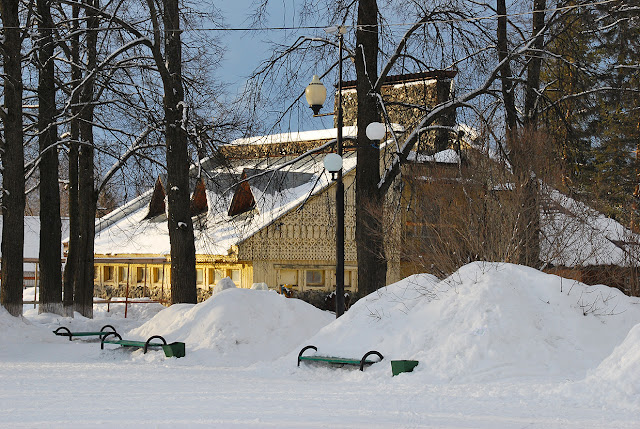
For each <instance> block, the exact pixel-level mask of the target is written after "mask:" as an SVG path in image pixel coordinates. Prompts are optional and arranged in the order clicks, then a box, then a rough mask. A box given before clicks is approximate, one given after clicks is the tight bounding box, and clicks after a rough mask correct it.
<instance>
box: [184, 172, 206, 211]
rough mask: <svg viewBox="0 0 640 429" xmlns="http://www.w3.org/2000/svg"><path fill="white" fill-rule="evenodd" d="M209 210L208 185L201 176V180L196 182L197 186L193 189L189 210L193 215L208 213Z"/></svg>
mask: <svg viewBox="0 0 640 429" xmlns="http://www.w3.org/2000/svg"><path fill="white" fill-rule="evenodd" d="M208 210H209V205H208V203H207V187H206V186H205V184H204V179H203V178H200V180H198V181H197V182H196V188H195V189H194V190H193V195H191V204H190V205H189V211H190V213H191V216H192V217H193V216H198V215H201V214H202V213H206V212H207V211H208Z"/></svg>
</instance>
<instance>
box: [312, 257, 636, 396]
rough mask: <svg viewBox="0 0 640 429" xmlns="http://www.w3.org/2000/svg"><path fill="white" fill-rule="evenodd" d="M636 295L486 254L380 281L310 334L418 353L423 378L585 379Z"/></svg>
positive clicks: (631, 318)
mask: <svg viewBox="0 0 640 429" xmlns="http://www.w3.org/2000/svg"><path fill="white" fill-rule="evenodd" d="M634 302H637V299H635V298H629V297H627V296H625V295H623V294H622V293H621V292H619V291H618V290H617V289H612V288H609V287H606V286H586V285H584V284H582V283H578V282H575V281H572V280H567V279H561V278H560V277H557V276H554V275H548V274H544V273H542V272H540V271H537V270H534V269H531V268H527V267H522V266H517V265H511V264H494V263H479V262H477V263H472V264H469V265H467V266H464V267H462V268H461V269H460V270H459V271H457V272H456V273H455V274H453V275H452V276H450V277H449V278H447V279H445V280H443V281H441V282H438V281H436V280H434V279H433V278H432V277H427V276H421V275H417V276H412V277H409V278H407V279H404V280H402V281H400V282H398V283H395V284H393V285H390V286H388V287H386V288H383V289H380V290H379V291H378V292H376V293H373V294H371V295H369V296H367V297H365V298H364V299H361V300H360V301H358V302H357V303H356V304H355V305H354V306H353V307H352V308H351V309H350V310H349V311H348V312H347V313H345V315H344V316H343V317H341V318H340V319H338V320H336V321H335V322H334V323H332V324H331V325H328V326H327V327H325V328H324V329H322V330H321V331H320V332H319V333H318V334H317V335H316V336H315V337H313V338H311V339H309V340H308V342H307V343H308V344H313V345H315V346H317V347H318V353H319V354H329V355H336V356H345V357H361V356H362V355H363V354H364V353H365V352H367V351H369V350H378V351H380V352H381V353H382V354H383V355H384V356H385V360H387V361H389V360H396V359H411V360H418V361H420V364H419V366H418V367H417V368H416V369H415V370H414V373H416V374H415V375H412V376H413V377H420V378H422V381H423V382H456V383H458V382H483V381H494V380H497V379H511V378H522V377H545V378H546V377H552V378H558V379H562V380H564V379H566V378H570V379H579V378H583V377H584V376H585V374H586V372H587V370H589V369H590V368H595V367H596V366H598V364H600V362H602V360H603V359H605V358H606V357H607V356H608V355H609V354H611V352H612V351H613V349H614V348H615V347H616V346H617V345H618V344H620V343H621V342H622V340H623V339H624V337H625V336H626V334H627V333H628V332H629V330H630V329H631V328H632V327H633V326H634V325H635V324H637V323H639V322H640V306H638V305H634ZM369 371H371V372H374V371H375V372H378V371H380V372H385V373H386V372H389V371H390V369H389V365H388V364H383V365H374V366H372V367H371V368H370V370H369Z"/></svg>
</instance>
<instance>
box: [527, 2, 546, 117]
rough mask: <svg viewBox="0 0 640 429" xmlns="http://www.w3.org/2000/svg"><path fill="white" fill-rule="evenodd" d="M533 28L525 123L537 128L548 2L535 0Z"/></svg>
mask: <svg viewBox="0 0 640 429" xmlns="http://www.w3.org/2000/svg"><path fill="white" fill-rule="evenodd" d="M533 7H534V9H533V28H532V31H531V32H532V34H531V36H532V37H534V38H535V40H534V42H533V45H532V48H533V49H535V51H533V52H532V53H531V55H530V58H529V64H528V67H527V89H526V93H525V98H524V123H525V125H533V126H535V125H534V124H535V122H536V119H537V114H536V112H537V109H536V102H537V101H538V90H539V89H540V67H541V65H542V52H540V51H541V50H542V48H543V47H544V35H543V34H542V30H543V28H544V10H545V8H546V0H534V2H533Z"/></svg>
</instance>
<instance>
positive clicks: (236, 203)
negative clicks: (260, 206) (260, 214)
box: [228, 171, 256, 216]
mask: <svg viewBox="0 0 640 429" xmlns="http://www.w3.org/2000/svg"><path fill="white" fill-rule="evenodd" d="M255 206H256V199H255V198H254V196H253V192H251V187H250V186H249V181H248V180H247V173H246V171H243V172H242V176H241V177H240V183H239V184H238V186H237V187H236V192H235V193H234V194H233V199H232V200H231V205H230V206H229V212H228V215H229V216H236V215H239V214H242V213H246V212H248V211H251V210H253V209H254V208H255Z"/></svg>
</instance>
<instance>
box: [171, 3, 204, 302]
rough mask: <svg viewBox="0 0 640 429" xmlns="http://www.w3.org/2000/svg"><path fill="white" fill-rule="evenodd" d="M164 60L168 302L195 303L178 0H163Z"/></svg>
mask: <svg viewBox="0 0 640 429" xmlns="http://www.w3.org/2000/svg"><path fill="white" fill-rule="evenodd" d="M162 17H163V22H164V29H165V34H166V38H165V60H166V64H167V69H168V72H169V76H163V85H164V88H165V94H164V112H165V121H166V128H165V130H166V139H167V141H166V145H167V193H168V212H169V213H168V215H169V219H168V228H169V241H170V244H171V302H172V303H173V304H175V303H183V302H184V303H196V302H197V298H198V296H197V290H196V251H195V244H194V236H193V223H192V221H191V213H190V210H189V203H190V199H189V164H190V163H189V155H188V151H187V134H186V131H185V130H184V128H183V127H182V120H183V117H185V116H186V114H187V112H186V108H185V107H184V103H183V100H184V89H183V87H182V44H181V40H180V12H179V9H178V0H165V1H164V13H163V14H162Z"/></svg>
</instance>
